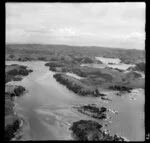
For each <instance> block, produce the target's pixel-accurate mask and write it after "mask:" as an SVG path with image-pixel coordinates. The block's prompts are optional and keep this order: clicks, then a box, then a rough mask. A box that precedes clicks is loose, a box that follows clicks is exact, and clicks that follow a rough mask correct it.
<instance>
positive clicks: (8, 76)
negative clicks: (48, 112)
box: [4, 64, 32, 141]
mask: <svg viewBox="0 0 150 143" xmlns="http://www.w3.org/2000/svg"><path fill="white" fill-rule="evenodd" d="M5 68H6V69H5V71H6V73H5V83H8V84H6V85H5V138H4V139H5V141H9V140H12V139H13V138H14V137H15V136H16V133H17V131H18V130H19V129H20V128H21V126H22V125H21V124H22V119H21V118H20V117H19V116H18V115H17V114H16V112H15V108H14V107H15V98H16V97H20V96H22V95H24V93H25V92H26V89H25V88H24V87H23V86H21V85H10V84H9V82H11V81H13V80H14V81H18V80H19V81H20V80H21V79H22V78H23V76H27V75H28V74H29V73H30V72H32V70H30V69H27V67H26V66H21V65H16V64H13V65H7V66H6V67H5ZM17 76H19V77H20V78H16V77H17Z"/></svg>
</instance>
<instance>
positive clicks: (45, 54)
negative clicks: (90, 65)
mask: <svg viewBox="0 0 150 143" xmlns="http://www.w3.org/2000/svg"><path fill="white" fill-rule="evenodd" d="M10 55H15V57H14V59H16V58H19V57H20V56H21V57H26V56H27V57H28V58H31V59H32V60H36V57H38V58H39V57H42V58H43V59H44V58H45V59H47V60H48V59H49V58H50V57H51V56H53V57H54V56H55V57H56V56H58V55H59V56H60V55H64V56H66V55H69V56H90V57H95V56H103V57H110V58H120V59H121V61H122V62H135V61H145V51H144V50H137V49H119V48H108V47H98V46H69V45H42V44H7V45H6V59H8V60H9V56H10ZM33 55H34V56H35V57H34V56H33ZM12 57H13V56H12Z"/></svg>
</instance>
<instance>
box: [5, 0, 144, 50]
mask: <svg viewBox="0 0 150 143" xmlns="http://www.w3.org/2000/svg"><path fill="white" fill-rule="evenodd" d="M145 9H146V5H145V3H144V2H141V3H135V2H133V3H131V2H130V3H129V2H128V3H127V2H126V3H6V43H41V44H42V43H44V44H67V45H81V46H82V45H87V46H91V45H92V46H107V47H119V48H130V49H131V48H136V49H144V48H145Z"/></svg>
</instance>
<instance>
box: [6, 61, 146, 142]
mask: <svg viewBox="0 0 150 143" xmlns="http://www.w3.org/2000/svg"><path fill="white" fill-rule="evenodd" d="M12 63H16V64H21V65H26V66H28V67H29V68H31V69H33V72H32V73H30V74H29V75H28V76H26V77H25V78H24V79H23V80H22V81H19V82H14V83H18V84H20V85H22V86H24V87H25V88H26V89H27V90H28V92H27V93H26V94H25V95H24V96H22V97H20V98H19V99H18V107H19V108H18V111H17V112H18V113H20V114H22V115H23V116H25V117H26V118H27V120H28V122H29V125H30V132H31V136H32V139H33V140H63V139H64V140H66V139H70V138H71V137H70V131H69V129H68V128H69V127H70V125H71V123H72V122H74V121H77V120H80V119H92V118H90V117H88V116H86V115H83V114H81V113H78V112H77V111H76V110H75V109H74V108H72V107H73V106H75V105H81V104H82V105H85V104H91V103H96V104H98V105H100V106H106V107H108V108H111V109H112V110H117V111H118V114H114V113H112V112H110V113H109V116H111V117H112V119H111V122H110V120H108V121H103V122H102V121H99V120H96V119H92V120H96V121H97V122H99V123H103V124H105V123H109V124H108V127H107V128H108V129H110V130H111V132H112V133H113V134H114V133H117V134H119V135H120V136H124V137H126V138H127V139H129V140H134V141H142V140H144V91H143V90H142V89H141V90H135V91H133V93H130V94H126V95H124V96H123V97H118V96H116V95H115V93H116V92H115V91H114V92H110V91H105V92H106V94H107V96H108V98H111V99H112V101H109V102H106V103H105V102H103V101H102V100H101V99H100V98H99V97H97V98H93V97H81V96H78V95H75V94H74V93H72V92H71V91H69V90H68V89H66V88H65V87H64V86H63V85H60V84H59V83H58V82H56V80H55V79H54V78H53V74H54V73H53V72H51V71H49V70H48V69H49V68H48V67H46V66H44V64H45V62H39V61H38V62H12V61H9V62H7V64H12ZM131 97H134V98H135V99H136V100H132V98H131Z"/></svg>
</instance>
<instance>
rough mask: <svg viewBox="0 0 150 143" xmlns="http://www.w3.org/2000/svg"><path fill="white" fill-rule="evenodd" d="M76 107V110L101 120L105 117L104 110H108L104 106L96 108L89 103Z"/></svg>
mask: <svg viewBox="0 0 150 143" xmlns="http://www.w3.org/2000/svg"><path fill="white" fill-rule="evenodd" d="M76 108H77V110H78V112H80V113H82V114H85V115H88V116H90V117H93V118H96V119H100V120H103V119H106V118H107V115H106V112H108V110H107V108H106V107H100V108H98V107H96V105H94V104H89V105H84V106H80V107H76Z"/></svg>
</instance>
